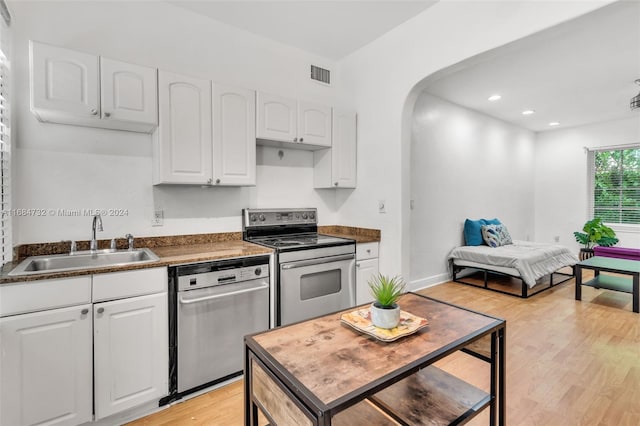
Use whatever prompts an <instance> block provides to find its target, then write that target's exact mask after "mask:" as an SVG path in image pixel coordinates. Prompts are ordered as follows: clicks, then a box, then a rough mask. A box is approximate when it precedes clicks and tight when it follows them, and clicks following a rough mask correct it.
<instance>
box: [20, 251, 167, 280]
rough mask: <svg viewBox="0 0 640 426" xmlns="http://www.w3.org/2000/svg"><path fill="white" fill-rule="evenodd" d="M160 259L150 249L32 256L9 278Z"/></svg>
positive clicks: (134, 263)
mask: <svg viewBox="0 0 640 426" xmlns="http://www.w3.org/2000/svg"><path fill="white" fill-rule="evenodd" d="M158 260H160V258H159V257H158V256H157V255H156V254H155V253H154V252H152V251H151V250H149V249H148V248H139V249H132V250H95V251H88V250H87V251H78V252H75V253H67V254H55V255H45V256H31V257H28V258H26V259H25V260H23V261H22V262H20V263H19V264H18V266H16V267H15V268H13V270H11V272H9V274H8V275H9V276H22V275H34V274H46V273H50V272H66V271H75V270H80V269H95V268H108V267H117V266H128V265H137V264H143V263H152V262H157V261H158Z"/></svg>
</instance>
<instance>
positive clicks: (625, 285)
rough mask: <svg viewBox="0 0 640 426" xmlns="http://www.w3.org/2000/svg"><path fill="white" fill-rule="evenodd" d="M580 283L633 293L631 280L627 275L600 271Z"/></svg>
mask: <svg viewBox="0 0 640 426" xmlns="http://www.w3.org/2000/svg"><path fill="white" fill-rule="evenodd" d="M582 285H584V286H587V287H594V288H598V289H604V290H613V291H619V292H622V293H629V294H633V280H632V279H631V278H627V277H617V276H614V275H607V274H602V273H601V274H600V275H597V276H595V277H594V278H592V279H590V280H589V281H586V282H583V283H582Z"/></svg>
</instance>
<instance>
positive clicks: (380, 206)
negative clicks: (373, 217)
mask: <svg viewBox="0 0 640 426" xmlns="http://www.w3.org/2000/svg"><path fill="white" fill-rule="evenodd" d="M386 212H387V207H386V206H385V201H384V200H380V201H378V213H386Z"/></svg>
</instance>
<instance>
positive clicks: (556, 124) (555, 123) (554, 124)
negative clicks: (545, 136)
mask: <svg viewBox="0 0 640 426" xmlns="http://www.w3.org/2000/svg"><path fill="white" fill-rule="evenodd" d="M559 125H560V123H558V122H557V121H552V122H551V123H549V126H559Z"/></svg>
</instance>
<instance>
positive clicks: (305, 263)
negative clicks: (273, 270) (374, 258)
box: [281, 254, 356, 269]
mask: <svg viewBox="0 0 640 426" xmlns="http://www.w3.org/2000/svg"><path fill="white" fill-rule="evenodd" d="M355 257H356V255H355V254H345V255H343V256H331V257H323V258H320V259H312V260H302V261H299V262H291V263H285V264H283V265H281V268H282V269H294V268H302V267H304V266H313V265H322V264H324V263H332V262H339V261H341V260H349V259H355Z"/></svg>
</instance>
